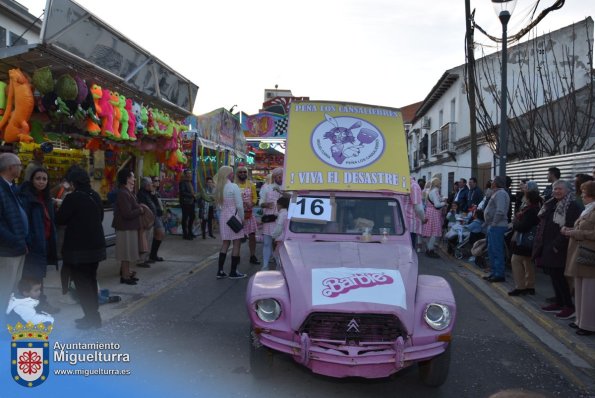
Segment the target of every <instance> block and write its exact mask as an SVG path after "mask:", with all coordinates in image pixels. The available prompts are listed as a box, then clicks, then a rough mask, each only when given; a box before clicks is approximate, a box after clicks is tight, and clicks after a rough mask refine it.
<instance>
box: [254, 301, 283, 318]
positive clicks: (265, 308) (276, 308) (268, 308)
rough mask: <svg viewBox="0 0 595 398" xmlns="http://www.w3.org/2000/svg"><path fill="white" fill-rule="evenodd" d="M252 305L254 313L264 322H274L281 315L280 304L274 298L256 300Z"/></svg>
mask: <svg viewBox="0 0 595 398" xmlns="http://www.w3.org/2000/svg"><path fill="white" fill-rule="evenodd" d="M254 307H255V310H256V314H257V315H258V317H259V318H260V319H261V320H262V321H264V322H275V321H276V320H277V319H279V317H280V316H281V304H279V302H278V301H277V300H275V299H271V298H267V299H262V300H258V301H256V303H254Z"/></svg>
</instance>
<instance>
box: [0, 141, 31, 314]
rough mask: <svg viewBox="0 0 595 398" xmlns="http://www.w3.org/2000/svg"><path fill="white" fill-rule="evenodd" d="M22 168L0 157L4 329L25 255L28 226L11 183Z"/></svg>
mask: <svg viewBox="0 0 595 398" xmlns="http://www.w3.org/2000/svg"><path fill="white" fill-rule="evenodd" d="M22 167H23V165H22V164H21V161H20V159H19V158H18V156H17V155H15V154H14V153H2V154H0V325H6V322H5V317H6V311H5V309H6V306H7V305H8V300H9V299H10V293H11V292H12V291H13V289H14V287H15V286H16V283H17V281H18V280H19V279H20V278H21V274H22V272H23V265H24V264H25V254H27V243H26V237H27V231H28V229H29V225H28V221H27V215H26V213H25V210H24V209H23V207H22V205H21V203H20V201H19V199H18V197H17V188H16V185H15V184H14V182H13V181H14V179H15V178H17V177H18V176H19V175H20V174H21V169H22Z"/></svg>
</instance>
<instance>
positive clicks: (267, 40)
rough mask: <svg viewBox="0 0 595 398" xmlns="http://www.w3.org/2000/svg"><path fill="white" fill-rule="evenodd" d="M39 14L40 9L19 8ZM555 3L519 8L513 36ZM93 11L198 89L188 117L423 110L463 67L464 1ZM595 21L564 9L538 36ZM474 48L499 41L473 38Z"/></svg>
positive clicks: (109, 6)
mask: <svg viewBox="0 0 595 398" xmlns="http://www.w3.org/2000/svg"><path fill="white" fill-rule="evenodd" d="M18 1H19V3H21V4H23V5H24V6H25V7H27V8H28V9H29V12H30V13H32V14H33V15H36V16H38V15H41V14H42V12H43V10H44V8H45V0H18ZM554 2H555V0H541V1H537V0H518V1H517V4H516V8H515V10H514V11H513V13H512V18H511V21H510V23H509V29H508V31H509V35H512V34H514V33H516V32H517V31H518V30H520V29H521V28H522V27H524V26H526V25H527V24H528V22H529V21H530V11H531V10H532V8H533V7H534V5H535V4H536V3H539V6H538V13H539V11H540V10H542V9H543V8H545V7H548V6H550V5H551V4H553V3H554ZM77 3H78V4H79V5H81V6H82V7H84V8H85V9H87V10H88V11H89V12H91V13H92V14H94V15H95V16H97V17H98V18H100V19H101V20H103V21H104V22H105V23H107V24H108V25H110V26H112V27H113V28H115V29H116V30H117V31H119V32H120V33H122V34H124V35H125V36H127V37H128V38H129V39H131V40H132V41H133V42H135V43H136V44H137V45H139V46H140V47H142V48H144V49H145V50H147V51H148V52H150V53H151V54H153V55H154V56H156V57H157V58H159V59H160V60H161V61H163V62H164V63H165V64H167V65H169V66H170V67H171V68H173V69H174V70H176V71H177V72H178V73H180V74H181V75H183V76H184V77H186V78H188V79H189V80H191V81H192V82H193V83H194V84H196V85H198V86H199V90H198V95H197V97H196V102H195V107H194V114H197V115H201V114H204V113H208V112H210V111H212V110H214V109H218V108H221V107H224V108H227V109H229V108H231V107H232V106H233V105H237V107H236V108H235V111H237V110H242V111H244V112H246V113H248V114H254V113H257V112H258V110H259V109H260V107H261V105H262V102H263V100H264V90H265V89H274V88H275V86H276V85H277V86H278V88H279V89H287V90H291V91H292V94H293V95H294V96H300V97H310V99H311V100H328V101H334V100H336V101H345V102H357V103H365V104H371V105H382V106H388V107H397V108H398V107H402V106H405V105H409V104H412V103H415V102H418V101H422V100H423V99H424V98H425V96H426V95H427V94H428V93H429V91H430V90H431V89H432V87H433V86H434V85H435V84H436V82H437V81H438V79H439V78H440V76H441V75H442V74H443V73H444V71H445V70H447V69H450V68H452V67H455V66H457V65H460V64H463V63H464V62H465V53H464V37H465V2H464V0H457V1H454V0H414V1H405V0H300V1H287V0H285V1H278V0H277V1H274V0H251V1H246V0H226V1H218V0H209V1H204V0H195V1H188V0H167V1H163V0H161V1H155V0H144V1H138V0H129V1H123V0H101V1H97V0H78V1H77ZM471 9H472V10H473V9H475V10H476V11H475V20H476V22H477V24H478V25H480V26H482V27H483V28H484V29H485V30H486V31H487V32H488V33H490V34H491V35H493V36H501V34H502V27H501V25H500V21H499V20H498V18H497V16H496V14H495V11H494V9H493V7H492V5H491V2H490V0H471ZM593 14H595V3H594V2H593V0H566V4H565V5H564V6H563V7H562V9H560V10H557V11H553V12H551V13H549V14H548V15H547V16H546V18H545V19H544V20H543V21H541V23H540V24H539V25H538V26H537V28H536V29H537V33H539V34H541V33H544V32H549V31H553V30H557V29H560V28H562V27H564V26H567V25H570V24H572V23H574V22H578V21H581V20H583V19H584V18H585V17H587V16H593ZM475 41H476V42H478V43H479V44H480V45H479V46H477V47H476V48H477V51H478V52H477V53H476V57H478V56H481V54H480V52H479V51H480V49H481V48H483V49H484V50H485V51H486V52H488V53H489V52H494V51H496V47H495V43H493V42H491V41H490V40H489V39H488V38H486V37H485V36H483V35H482V34H481V33H479V32H478V31H476V35H475Z"/></svg>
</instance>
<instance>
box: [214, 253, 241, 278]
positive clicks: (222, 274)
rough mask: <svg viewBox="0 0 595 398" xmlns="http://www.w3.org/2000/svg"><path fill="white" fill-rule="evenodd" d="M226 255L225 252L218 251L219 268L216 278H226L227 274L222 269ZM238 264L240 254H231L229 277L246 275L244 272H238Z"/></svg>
mask: <svg viewBox="0 0 595 398" xmlns="http://www.w3.org/2000/svg"><path fill="white" fill-rule="evenodd" d="M226 257H227V253H219V269H218V270H217V279H223V278H227V274H226V273H225V272H224V271H223V266H224V265H225V258H226ZM239 264H240V256H231V272H230V273H229V279H241V278H245V277H246V274H242V273H241V272H238V265H239Z"/></svg>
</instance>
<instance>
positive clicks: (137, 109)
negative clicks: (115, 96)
mask: <svg viewBox="0 0 595 398" xmlns="http://www.w3.org/2000/svg"><path fill="white" fill-rule="evenodd" d="M132 113H134V120H135V121H136V124H135V126H134V129H135V130H136V133H138V134H142V133H143V129H144V128H145V126H144V125H143V122H142V120H141V118H142V107H141V105H140V104H139V103H138V102H135V103H133V104H132Z"/></svg>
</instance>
